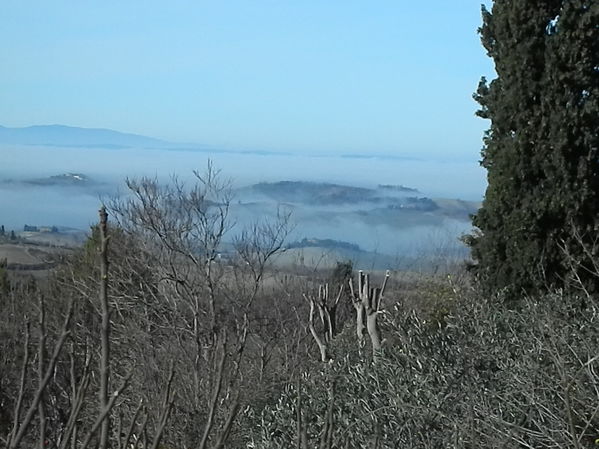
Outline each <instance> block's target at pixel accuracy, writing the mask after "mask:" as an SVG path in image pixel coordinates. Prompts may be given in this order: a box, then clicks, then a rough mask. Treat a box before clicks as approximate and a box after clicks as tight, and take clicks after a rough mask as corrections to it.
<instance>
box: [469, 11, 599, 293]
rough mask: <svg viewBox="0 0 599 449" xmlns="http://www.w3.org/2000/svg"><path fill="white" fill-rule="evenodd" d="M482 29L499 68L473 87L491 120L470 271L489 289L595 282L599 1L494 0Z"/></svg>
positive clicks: (598, 217) (592, 284)
mask: <svg viewBox="0 0 599 449" xmlns="http://www.w3.org/2000/svg"><path fill="white" fill-rule="evenodd" d="M479 31H480V34H481V40H482V43H483V45H484V47H485V48H486V49H487V51H488V55H489V56H490V57H491V58H493V60H494V63H495V70H496V72H497V77H496V79H494V80H493V81H491V82H490V83H487V81H486V80H485V79H484V78H483V79H482V80H481V83H480V85H479V88H478V92H477V94H475V98H476V100H477V101H478V102H479V103H480V105H481V109H480V111H479V112H478V114H479V116H481V117H483V118H486V119H489V120H490V121H491V125H490V128H489V130H488V131H487V133H486V135H485V138H484V148H483V151H482V161H481V165H482V166H483V167H485V168H486V169H487V170H488V188H487V192H486V195H485V199H484V201H483V205H482V208H481V209H480V210H479V212H478V213H477V214H476V216H475V217H474V221H473V223H474V225H475V226H476V227H477V228H478V229H479V230H480V232H479V233H476V234H475V235H473V236H470V237H469V239H468V241H469V243H470V245H471V247H472V255H473V258H474V260H475V266H474V270H475V272H476V273H477V274H478V275H479V276H480V279H481V281H482V282H483V285H485V286H486V287H488V288H489V290H497V289H507V290H509V291H511V292H512V293H521V292H523V291H525V292H535V291H540V290H544V289H546V288H548V287H560V286H563V285H565V284H566V283H567V282H568V280H569V279H573V278H576V277H579V278H580V280H581V281H582V282H581V284H584V286H585V287H586V288H589V287H596V286H597V285H598V284H599V281H598V279H597V276H596V274H597V273H593V271H596V270H594V268H593V264H592V253H593V251H596V250H597V249H598V248H596V245H594V241H595V240H597V232H598V231H599V197H598V196H599V166H598V164H599V160H598V147H599V136H598V132H599V2H597V0H529V1H522V0H495V2H494V4H493V8H492V11H488V10H486V9H485V8H483V25H482V27H481V28H480V30H479ZM585 249H586V250H589V251H588V252H586V251H585ZM598 256H599V254H598Z"/></svg>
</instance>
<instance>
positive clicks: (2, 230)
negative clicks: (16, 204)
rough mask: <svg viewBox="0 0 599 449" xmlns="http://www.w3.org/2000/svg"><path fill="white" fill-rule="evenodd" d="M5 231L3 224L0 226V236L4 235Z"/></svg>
mask: <svg viewBox="0 0 599 449" xmlns="http://www.w3.org/2000/svg"><path fill="white" fill-rule="evenodd" d="M5 232H6V231H5V230H4V225H2V226H0V237H4V234H5Z"/></svg>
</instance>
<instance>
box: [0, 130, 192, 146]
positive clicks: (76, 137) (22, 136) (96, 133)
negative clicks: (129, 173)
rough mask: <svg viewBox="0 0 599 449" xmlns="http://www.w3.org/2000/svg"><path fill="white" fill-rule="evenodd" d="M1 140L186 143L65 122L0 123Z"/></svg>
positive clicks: (67, 143) (61, 143)
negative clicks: (21, 125)
mask: <svg viewBox="0 0 599 449" xmlns="http://www.w3.org/2000/svg"><path fill="white" fill-rule="evenodd" d="M0 144H13V145H46V146H65V147H70V146H78V147H95V148H115V149H118V148H132V147H136V148H157V149H160V148H173V147H179V146H180V147H186V145H184V144H177V143H173V142H167V141H164V140H160V139H155V138H153V137H146V136H141V135H139V134H131V133H122V132H119V131H114V130H111V129H104V128H79V127H75V126H66V125H35V126H27V127H24V128H7V127H4V126H0Z"/></svg>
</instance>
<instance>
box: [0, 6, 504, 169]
mask: <svg viewBox="0 0 599 449" xmlns="http://www.w3.org/2000/svg"><path fill="white" fill-rule="evenodd" d="M480 3H481V1H480V0H455V1H447V0H430V1H427V2H414V1H407V0H394V1H368V2H367V1H351V0H327V1H324V0H295V1H282V0H280V1H274V0H270V1H268V0H264V1H257V0H256V1H250V0H246V1H241V0H239V1H212V2H205V1H198V0H189V1H179V0H170V1H168V2H166V1H152V0H144V1H141V0H126V1H123V0H120V1H114V0H103V1H91V0H78V1H75V0H71V1H61V0H52V1H45V0H44V1H41V0H37V1H28V0H4V1H3V2H2V6H1V7H0V11H1V12H0V67H2V70H0V124H1V125H4V126H28V125H33V124H53V123H60V124H66V125H73V126H83V127H101V128H112V129H116V130H120V131H125V132H134V133H139V134H145V135H149V136H153V137H159V138H164V139H167V140H173V141H179V142H197V143H200V144H204V145H209V146H214V147H221V148H236V149H248V150H249V149H252V150H261V149H262V150H271V151H272V150H275V151H276V150H280V151H291V152H308V153H315V152H327V153H339V152H341V153H371V154H397V155H401V154H406V155H417V154H418V155H435V156H440V157H443V158H448V159H451V158H461V159H472V160H476V159H477V158H478V157H479V151H480V148H481V146H482V143H481V138H482V133H483V130H484V129H485V128H486V127H487V125H488V124H487V123H486V122H485V121H483V120H481V119H478V118H476V117H474V112H475V110H476V107H477V105H476V103H475V102H474V101H473V100H472V92H473V91H474V90H475V88H476V86H477V83H478V80H479V79H480V77H481V76H482V75H486V76H492V73H493V69H492V62H491V61H490V60H489V59H488V58H487V57H486V55H485V52H484V49H483V48H482V47H481V45H480V41H479V38H478V36H477V33H476V29H477V27H478V26H479V25H480V21H481V19H480Z"/></svg>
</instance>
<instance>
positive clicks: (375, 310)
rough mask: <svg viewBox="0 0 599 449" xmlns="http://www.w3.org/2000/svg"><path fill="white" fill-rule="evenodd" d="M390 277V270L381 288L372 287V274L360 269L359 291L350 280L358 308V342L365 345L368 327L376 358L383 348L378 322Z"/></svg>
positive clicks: (354, 301) (352, 293)
mask: <svg viewBox="0 0 599 449" xmlns="http://www.w3.org/2000/svg"><path fill="white" fill-rule="evenodd" d="M388 279H389V270H387V272H386V273H385V278H384V280H383V283H382V285H381V287H380V288H379V287H376V288H370V276H369V275H368V274H365V273H364V272H363V271H362V270H360V272H359V273H358V291H357V292H355V291H354V287H353V283H352V281H351V279H350V281H349V286H350V291H351V298H352V304H353V306H354V308H355V309H356V333H357V335H358V344H359V345H360V347H362V346H363V344H364V329H366V330H367V332H368V336H369V337H370V342H371V344H372V351H373V357H375V358H376V354H377V353H378V352H379V351H380V350H381V349H382V348H383V339H382V336H381V331H380V328H379V324H378V316H379V314H380V312H381V304H382V301H383V294H384V293H385V288H386V287H387V281H388Z"/></svg>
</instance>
